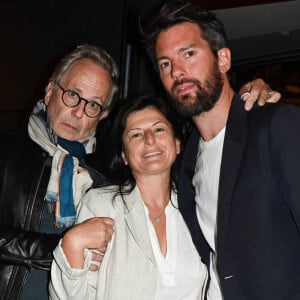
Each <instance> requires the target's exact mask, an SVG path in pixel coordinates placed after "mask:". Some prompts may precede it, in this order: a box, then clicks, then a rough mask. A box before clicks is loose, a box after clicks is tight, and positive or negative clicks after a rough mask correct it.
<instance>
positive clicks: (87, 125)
mask: <svg viewBox="0 0 300 300" xmlns="http://www.w3.org/2000/svg"><path fill="white" fill-rule="evenodd" d="M117 80H118V68H117V65H116V63H115V62H114V61H113V59H112V58H111V57H110V56H109V55H108V54H107V53H106V52H105V51H104V50H102V49H99V48H97V47H94V46H90V45H82V46H79V47H77V48H76V49H75V50H74V51H72V52H71V53H69V54H68V55H66V56H65V57H64V58H63V59H62V60H61V61H60V62H59V64H58V65H57V67H56V68H55V70H54V72H53V74H52V76H51V78H50V80H49V83H48V85H47V88H46V93H45V97H44V99H43V100H40V101H38V102H37V104H36V106H35V107H34V109H33V112H32V114H31V117H30V120H29V124H28V133H27V132H26V133H21V134H14V135H7V136H5V137H2V142H1V145H2V146H1V155H0V278H1V280H0V299H6V300H8V299H14V300H15V299H19V298H20V299H48V295H47V283H48V279H49V278H48V272H47V271H48V270H49V268H50V264H51V261H52V250H53V249H54V247H55V246H56V244H57V242H58V240H59V238H60V236H61V233H62V232H63V231H64V230H65V229H66V228H67V227H69V226H71V225H72V224H73V222H74V220H75V212H76V206H77V204H78V202H79V200H80V198H81V197H82V196H83V194H84V193H85V192H86V191H87V190H88V189H89V188H91V187H93V186H94V185H96V184H99V183H101V181H102V175H101V174H100V173H99V172H98V171H96V170H95V169H93V166H91V165H90V164H89V163H88V162H87V161H88V160H87V159H86V158H87V156H91V155H92V153H93V152H94V151H95V149H96V147H99V146H100V145H99V143H98V144H97V141H96V138H95V134H96V130H97V126H98V124H99V122H100V121H101V120H103V119H104V118H105V117H106V116H107V115H108V113H109V112H110V111H111V110H112V108H113V106H114V104H115V102H116V97H114V95H115V93H116V91H117ZM112 225H113V224H112V221H111V220H110V219H105V218H104V219H99V220H98V224H96V226H99V228H100V229H101V230H102V231H103V232H104V233H105V232H107V233H111V232H112ZM93 226H95V224H93Z"/></svg>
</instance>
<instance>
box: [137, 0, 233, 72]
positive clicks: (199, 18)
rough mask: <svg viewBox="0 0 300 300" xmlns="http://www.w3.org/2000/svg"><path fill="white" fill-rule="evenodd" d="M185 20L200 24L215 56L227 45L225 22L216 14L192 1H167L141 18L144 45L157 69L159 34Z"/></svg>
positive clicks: (203, 35)
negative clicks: (202, 8)
mask: <svg viewBox="0 0 300 300" xmlns="http://www.w3.org/2000/svg"><path fill="white" fill-rule="evenodd" d="M183 22H191V23H195V24H197V25H198V26H199V28H200V29H201V32H202V37H203V38H204V39H205V40H206V41H207V42H208V44H209V46H210V49H211V51H212V52H213V54H214V55H215V56H217V52H218V50H220V49H222V48H224V47H226V43H227V41H226V40H227V38H226V32H225V29H224V26H223V23H222V22H221V21H220V20H219V19H218V18H217V17H216V15H215V14H213V13H211V12H208V11H205V10H201V8H200V7H199V6H198V5H196V4H193V3H191V1H187V0H176V1H167V2H166V3H165V4H164V5H162V6H161V8H160V10H159V11H158V12H157V11H152V12H151V13H150V15H149V14H148V15H147V16H146V15H145V17H144V16H141V18H140V31H141V34H142V36H143V40H144V46H145V49H146V51H147V53H148V55H149V57H150V59H151V61H152V63H153V64H154V66H155V68H156V69H157V66H156V57H155V44H156V40H157V37H158V35H159V34H160V33H161V32H162V31H164V30H167V29H169V28H170V27H173V26H174V25H177V24H180V23H183Z"/></svg>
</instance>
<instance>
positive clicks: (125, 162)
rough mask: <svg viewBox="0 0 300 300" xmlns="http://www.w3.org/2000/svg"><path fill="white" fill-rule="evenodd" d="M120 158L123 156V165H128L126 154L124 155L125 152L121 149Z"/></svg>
mask: <svg viewBox="0 0 300 300" xmlns="http://www.w3.org/2000/svg"><path fill="white" fill-rule="evenodd" d="M122 158H123V161H124V164H125V165H128V161H127V159H126V155H125V153H124V150H123V151H122Z"/></svg>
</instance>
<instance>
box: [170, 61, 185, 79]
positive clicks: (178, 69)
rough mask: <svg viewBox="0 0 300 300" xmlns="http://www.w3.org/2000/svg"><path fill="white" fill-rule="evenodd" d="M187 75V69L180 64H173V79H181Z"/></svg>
mask: <svg viewBox="0 0 300 300" xmlns="http://www.w3.org/2000/svg"><path fill="white" fill-rule="evenodd" d="M184 74H185V69H184V67H183V66H182V64H180V63H179V62H173V63H172V69H171V76H172V78H173V79H179V78H180V77H182V76H183V75H184Z"/></svg>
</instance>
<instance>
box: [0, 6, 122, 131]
mask: <svg viewBox="0 0 300 300" xmlns="http://www.w3.org/2000/svg"><path fill="white" fill-rule="evenodd" d="M123 15H124V2H123V1H122V0H109V1H105V0H98V1H97V0H84V1H83V0H47V1H46V0H6V1H3V0H1V1H0V40H1V46H0V70H1V71H0V130H12V129H16V128H20V127H23V126H26V124H27V118H28V115H29V113H30V112H31V109H32V106H33V105H34V103H35V102H36V101H37V100H38V99H40V98H42V97H43V94H44V88H45V86H46V84H47V79H48V77H49V76H50V74H51V72H52V70H53V67H54V66H55V64H56V62H57V61H58V59H59V58H61V56H62V55H63V54H65V53H66V52H68V51H70V50H71V49H72V48H73V47H75V46H76V45H78V44H82V43H91V44H95V45H98V46H100V47H102V48H104V49H106V50H107V51H108V52H109V53H110V54H111V55H112V56H113V58H114V59H115V60H116V61H117V63H119V64H120V63H121V56H122V36H123Z"/></svg>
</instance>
